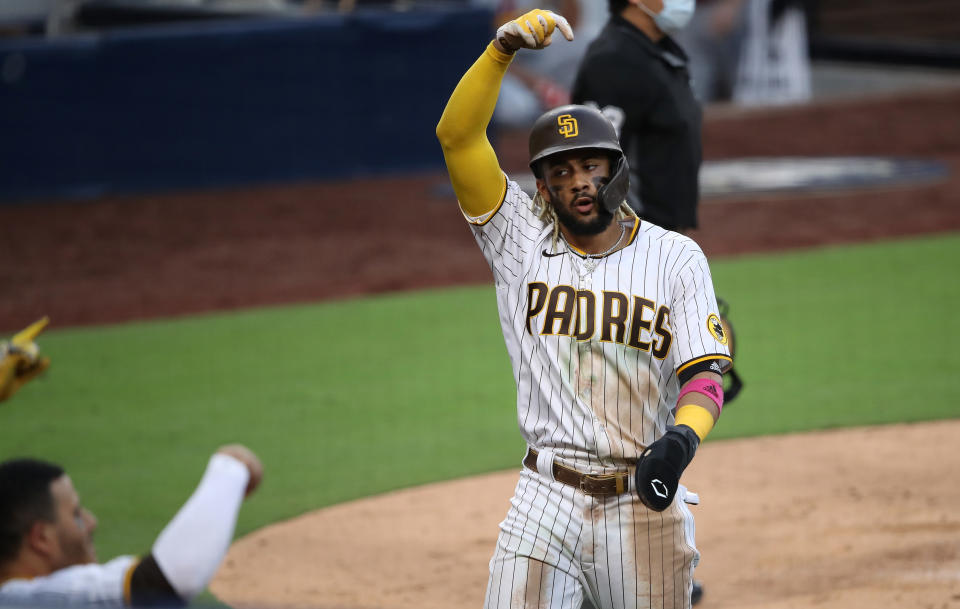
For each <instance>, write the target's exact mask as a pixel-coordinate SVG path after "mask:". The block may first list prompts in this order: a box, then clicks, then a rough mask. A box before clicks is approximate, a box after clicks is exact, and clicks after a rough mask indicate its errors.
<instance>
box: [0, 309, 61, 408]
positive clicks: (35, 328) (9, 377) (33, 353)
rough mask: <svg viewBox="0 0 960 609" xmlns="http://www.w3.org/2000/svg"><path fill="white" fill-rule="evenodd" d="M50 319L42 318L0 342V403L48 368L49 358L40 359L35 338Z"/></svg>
mask: <svg viewBox="0 0 960 609" xmlns="http://www.w3.org/2000/svg"><path fill="white" fill-rule="evenodd" d="M49 323H50V319H49V318H47V317H43V318H41V319H39V320H37V321H35V322H33V323H32V324H30V325H29V326H27V327H26V328H24V329H23V330H21V331H20V332H17V333H16V334H15V335H14V336H13V338H11V339H10V341H9V342H7V341H0V402H2V401H3V400H6V399H7V398H9V397H10V396H12V395H13V394H14V393H16V392H17V391H19V390H20V388H21V387H23V386H24V385H25V384H26V383H27V382H28V381H30V380H31V379H34V378H36V377H37V376H39V375H40V373H42V372H43V371H44V370H46V369H47V368H48V367H49V366H50V358H48V357H42V356H41V355H40V349H39V347H37V343H36V342H34V341H36V340H37V336H39V335H40V333H41V332H43V330H44V328H46V327H47V324H49Z"/></svg>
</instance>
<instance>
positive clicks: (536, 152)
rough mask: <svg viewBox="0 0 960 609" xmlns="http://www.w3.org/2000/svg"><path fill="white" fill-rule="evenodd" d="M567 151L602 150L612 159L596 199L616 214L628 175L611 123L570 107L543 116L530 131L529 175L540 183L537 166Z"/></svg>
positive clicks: (586, 109) (596, 112) (595, 113)
mask: <svg viewBox="0 0 960 609" xmlns="http://www.w3.org/2000/svg"><path fill="white" fill-rule="evenodd" d="M568 150H604V151H607V152H609V153H610V154H611V156H613V157H614V160H613V163H612V169H611V171H610V174H611V175H610V181H609V182H607V183H606V184H604V185H603V186H602V187H601V188H600V190H599V191H597V198H598V199H599V200H600V203H601V204H602V205H603V206H604V208H606V209H607V210H608V211H610V212H614V211H616V210H617V208H618V207H620V204H621V203H623V200H624V199H625V198H626V196H627V191H628V190H629V188H630V172H629V170H628V168H627V159H626V157H625V156H624V154H623V150H622V149H621V148H620V139H619V138H618V137H617V130H616V129H615V128H614V126H613V123H611V122H610V120H609V119H608V118H607V117H605V116H604V115H603V113H601V112H600V111H599V110H597V109H596V108H592V107H590V106H579V105H575V104H571V105H568V106H560V107H559V108H554V109H553V110H549V111H547V112H545V113H544V114H543V115H542V116H541V117H540V118H538V119H537V121H536V122H535V123H534V124H533V129H532V130H531V131H530V169H532V170H533V175H535V176H536V177H537V178H541V179H542V178H543V173H542V172H541V171H540V162H541V161H543V160H544V159H546V158H547V157H549V156H551V155H554V154H557V153H560V152H567V151H568Z"/></svg>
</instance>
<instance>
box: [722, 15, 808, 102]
mask: <svg viewBox="0 0 960 609" xmlns="http://www.w3.org/2000/svg"><path fill="white" fill-rule="evenodd" d="M725 1H727V2H734V1H738V0H725ZM745 21H746V23H745V30H746V35H745V36H744V37H743V44H742V49H741V51H740V55H739V63H738V68H737V78H736V85H735V86H734V88H733V101H735V102H736V103H738V104H743V105H772V104H794V103H803V102H806V101H809V100H810V97H811V82H810V53H809V45H808V42H807V19H806V15H805V11H804V3H803V0H747V2H746V15H745ZM735 32H736V28H732V29H731V30H730V34H729V35H728V39H729V40H730V41H731V42H735V41H736V40H737V39H738V38H739V36H738V35H737V34H736V33H735Z"/></svg>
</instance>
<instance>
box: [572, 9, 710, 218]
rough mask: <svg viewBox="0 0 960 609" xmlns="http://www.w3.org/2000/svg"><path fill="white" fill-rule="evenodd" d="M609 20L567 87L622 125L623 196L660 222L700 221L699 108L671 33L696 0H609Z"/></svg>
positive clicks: (684, 57)
mask: <svg viewBox="0 0 960 609" xmlns="http://www.w3.org/2000/svg"><path fill="white" fill-rule="evenodd" d="M609 6H610V20H609V21H608V22H607V25H606V26H605V27H604V29H603V30H602V31H601V32H600V34H599V36H597V38H596V40H594V41H593V43H591V45H590V47H589V48H588V49H587V53H586V55H585V56H584V59H583V61H582V62H581V63H580V67H579V69H578V72H577V77H576V80H575V82H574V86H573V91H572V93H571V95H572V99H573V102H574V103H578V104H596V105H597V106H598V107H599V108H600V109H601V110H602V111H603V112H604V114H605V115H606V116H607V117H608V118H610V119H611V120H612V121H613V123H614V125H615V126H617V128H618V130H619V132H620V144H621V147H622V148H623V151H624V152H625V153H626V155H627V162H628V164H629V166H630V185H631V186H630V194H629V198H628V201H629V203H630V205H631V207H633V208H634V209H635V210H636V212H637V214H638V215H639V216H640V217H641V218H643V219H645V220H648V221H650V222H652V223H654V224H658V225H660V226H662V227H663V228H666V229H669V230H673V231H677V232H683V231H687V230H690V229H693V228H696V227H697V200H698V198H699V189H698V173H699V170H700V162H701V144H700V125H701V117H702V112H701V108H700V105H699V103H698V102H697V100H696V99H695V97H694V94H693V90H692V89H691V86H690V73H689V70H688V67H687V55H686V53H684V51H683V49H681V48H680V46H679V45H678V44H677V43H676V42H675V41H674V40H673V38H672V37H671V34H673V33H676V32H679V31H680V29H682V28H683V26H684V25H686V23H687V22H688V21H689V19H690V17H691V16H692V15H693V0H629V1H628V0H609Z"/></svg>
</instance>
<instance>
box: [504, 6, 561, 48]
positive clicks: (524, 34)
mask: <svg viewBox="0 0 960 609" xmlns="http://www.w3.org/2000/svg"><path fill="white" fill-rule="evenodd" d="M555 29H558V30H560V33H561V34H563V37H564V38H566V39H567V40H573V28H571V27H570V24H569V23H568V22H567V20H566V19H565V18H564V17H562V16H560V15H558V14H556V13H554V12H552V11H545V10H541V9H534V10H532V11H530V12H528V13H525V14H523V15H521V16H520V17H518V18H516V19H514V20H513V21H510V22H508V23H505V24H503V25H501V26H500V28H499V29H498V30H497V42H499V43H500V45H501V46H502V47H503V48H504V50H506V51H508V52H511V53H512V52H514V51H516V50H518V49H542V48H544V47H548V46H550V42H551V39H550V38H551V36H553V31H554V30H555Z"/></svg>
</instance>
